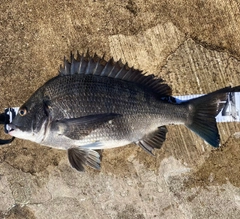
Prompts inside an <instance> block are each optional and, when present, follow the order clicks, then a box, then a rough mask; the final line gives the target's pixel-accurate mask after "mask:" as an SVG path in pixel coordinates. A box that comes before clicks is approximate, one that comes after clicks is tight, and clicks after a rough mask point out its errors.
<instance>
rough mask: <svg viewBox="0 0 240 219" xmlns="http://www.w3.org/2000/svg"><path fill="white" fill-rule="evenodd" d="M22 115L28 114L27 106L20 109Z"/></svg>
mask: <svg viewBox="0 0 240 219" xmlns="http://www.w3.org/2000/svg"><path fill="white" fill-rule="evenodd" d="M18 113H19V115H20V116H25V115H26V114H27V109H26V108H21V109H19V111H18Z"/></svg>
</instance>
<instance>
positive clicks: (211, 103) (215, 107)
mask: <svg viewBox="0 0 240 219" xmlns="http://www.w3.org/2000/svg"><path fill="white" fill-rule="evenodd" d="M238 91H240V86H238V87H233V88H231V87H226V88H223V89H220V90H217V91H214V92H212V93H209V94H207V95H205V96H202V97H199V98H196V99H191V100H189V101H187V102H185V103H184V104H188V108H189V114H188V117H187V121H186V122H185V125H186V126H187V127H188V128H189V129H191V130H192V131H193V132H195V133H196V134H197V135H199V136H200V137H201V138H203V139H204V140H205V141H206V142H208V143H209V144H210V145H212V146H213V147H218V146H219V142H220V136H219V133H218V128H217V124H216V119H215V117H216V116H217V115H218V113H219V112H220V111H221V110H222V108H223V107H224V105H225V104H226V101H227V100H228V94H229V93H230V92H238Z"/></svg>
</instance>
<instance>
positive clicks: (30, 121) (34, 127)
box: [9, 95, 49, 143]
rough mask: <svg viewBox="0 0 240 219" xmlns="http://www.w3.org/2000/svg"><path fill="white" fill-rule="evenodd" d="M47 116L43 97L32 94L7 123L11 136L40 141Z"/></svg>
mask: <svg viewBox="0 0 240 219" xmlns="http://www.w3.org/2000/svg"><path fill="white" fill-rule="evenodd" d="M48 118H49V114H48V110H47V106H46V102H45V101H44V99H43V98H39V97H38V96H36V95H33V96H32V97H31V98H30V99H29V100H28V101H27V102H26V103H24V104H23V105H22V106H21V107H20V108H19V110H18V113H17V115H16V116H15V117H14V119H13V121H12V123H10V124H9V127H10V129H11V130H10V131H9V134H10V135H11V136H14V137H17V138H21V139H26V140H30V141H34V142H38V143H39V142H40V141H41V139H42V138H43V135H44V132H45V125H46V124H47V121H48Z"/></svg>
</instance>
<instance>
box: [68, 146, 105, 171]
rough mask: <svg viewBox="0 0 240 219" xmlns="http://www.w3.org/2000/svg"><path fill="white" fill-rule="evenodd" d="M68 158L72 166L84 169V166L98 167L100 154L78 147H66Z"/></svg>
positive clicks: (80, 169) (79, 169)
mask: <svg viewBox="0 0 240 219" xmlns="http://www.w3.org/2000/svg"><path fill="white" fill-rule="evenodd" d="M68 160H69V163H70V164H71V166H72V167H73V168H75V169H76V170H78V171H84V166H90V167H92V168H93V169H96V170H99V169H100V163H101V161H100V155H99V153H98V152H96V151H94V150H89V149H81V148H78V147H75V148H69V149H68Z"/></svg>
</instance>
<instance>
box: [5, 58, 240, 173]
mask: <svg viewBox="0 0 240 219" xmlns="http://www.w3.org/2000/svg"><path fill="white" fill-rule="evenodd" d="M236 90H239V87H235V88H230V87H228V88H223V89H221V90H218V91H215V92H213V93H210V94H208V95H206V96H203V97H200V98H196V99H193V100H190V101H186V102H184V103H181V104H176V103H174V98H172V97H171V89H170V87H169V86H168V85H167V84H165V83H163V81H162V80H161V79H159V78H156V77H154V76H152V75H144V74H142V72H140V71H138V70H135V69H133V68H128V67H127V66H123V65H122V64H121V62H120V61H119V62H116V63H114V62H113V60H110V61H108V62H105V61H104V60H103V59H100V58H98V57H97V56H94V57H91V56H89V55H88V54H87V55H86V56H84V55H79V54H78V56H77V58H76V59H75V58H74V57H73V56H72V57H71V62H70V63H69V62H68V61H66V60H65V62H64V66H63V67H61V68H60V72H59V75H58V76H56V77H54V78H52V79H50V80H49V81H47V82H46V83H45V84H44V85H43V86H42V87H40V88H39V89H38V90H37V91H36V92H35V93H34V94H33V95H32V96H31V97H30V98H29V99H28V100H27V101H26V103H24V104H23V105H22V106H21V107H20V109H19V111H18V115H17V116H16V117H15V118H14V120H13V121H12V123H11V124H10V127H11V128H12V130H11V131H10V132H9V134H10V135H12V136H15V137H18V138H22V139H27V140H31V141H33V142H37V143H39V144H42V145H46V146H50V147H54V148H59V149H66V150H67V151H68V158H69V161H70V163H71V165H72V167H74V168H75V169H77V170H79V171H82V170H84V165H89V166H91V167H93V168H95V169H99V168H100V159H99V154H98V153H97V152H96V151H95V150H96V149H106V148H113V147H120V146H124V145H127V144H129V143H135V144H137V145H139V146H141V147H142V148H143V149H144V150H146V151H147V152H149V153H150V154H152V152H153V150H154V148H161V146H162V144H163V142H164V140H165V138H166V133H167V129H166V125H169V124H184V125H186V126H187V127H188V128H190V129H191V130H192V131H194V132H195V133H197V134H198V135H199V136H200V137H202V138H203V139H204V140H206V141H207V142H208V143H209V144H211V145H212V146H214V147H217V146H218V145H219V141H220V137H219V134H218V129H217V126H216V121H215V116H216V115H217V114H218V113H219V112H220V110H221V109H222V108H223V106H224V105H225V103H226V101H227V97H228V93H229V92H233V91H236Z"/></svg>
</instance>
